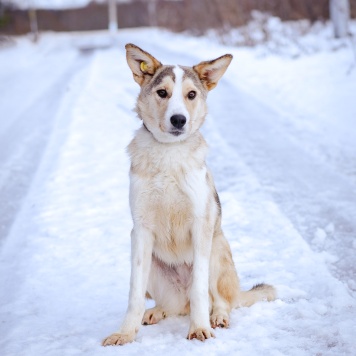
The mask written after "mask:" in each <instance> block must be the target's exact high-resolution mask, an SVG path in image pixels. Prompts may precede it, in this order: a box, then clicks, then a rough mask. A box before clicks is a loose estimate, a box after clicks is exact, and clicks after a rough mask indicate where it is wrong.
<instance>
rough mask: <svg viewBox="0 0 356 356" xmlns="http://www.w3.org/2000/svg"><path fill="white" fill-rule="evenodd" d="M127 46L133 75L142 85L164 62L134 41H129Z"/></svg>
mask: <svg viewBox="0 0 356 356" xmlns="http://www.w3.org/2000/svg"><path fill="white" fill-rule="evenodd" d="M125 48H126V59H127V63H128V65H129V67H130V68H131V71H132V74H133V77H134V79H135V81H136V82H137V83H138V84H140V86H142V85H143V84H144V83H145V81H147V80H149V78H150V77H152V76H153V75H154V74H155V73H156V70H157V69H158V68H159V67H161V66H162V63H161V62H159V61H158V60H157V59H156V58H154V57H153V56H151V55H150V54H149V53H147V52H146V51H144V50H143V49H141V48H140V47H137V46H135V45H134V44H132V43H128V44H127V45H126V46H125Z"/></svg>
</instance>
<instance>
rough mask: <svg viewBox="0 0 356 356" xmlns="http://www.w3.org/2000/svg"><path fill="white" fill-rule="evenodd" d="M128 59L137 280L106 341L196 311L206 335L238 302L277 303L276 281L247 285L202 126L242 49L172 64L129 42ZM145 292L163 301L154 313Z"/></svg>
mask: <svg viewBox="0 0 356 356" xmlns="http://www.w3.org/2000/svg"><path fill="white" fill-rule="evenodd" d="M125 48H126V58H127V63H128V65H129V67H130V69H131V71H132V74H133V78H134V80H135V81H136V82H137V83H138V84H139V85H140V87H141V91H140V94H139V96H138V99H137V104H136V110H135V111H136V112H137V115H138V117H139V118H140V119H141V120H142V122H143V125H142V127H141V128H140V129H139V130H138V131H137V132H136V135H135V137H134V138H133V140H132V141H131V143H130V144H129V146H128V154H129V156H130V158H131V168H130V208H131V214H132V220H133V229H132V232H131V250H132V251H131V280H130V294H129V303H128V307H127V311H126V315H125V317H124V320H123V322H122V325H121V327H120V329H119V331H118V332H116V333H114V334H112V335H111V336H109V337H107V338H106V339H104V340H103V342H102V345H103V346H107V345H123V344H126V343H129V342H132V341H134V339H135V336H136V334H137V332H138V330H139V327H140V325H141V324H144V325H151V324H155V323H158V322H159V321H160V320H161V319H164V318H165V317H168V316H170V315H187V314H190V326H189V331H188V336H187V338H188V339H189V340H191V339H198V340H201V341H204V340H206V339H209V338H211V337H214V333H213V330H212V329H214V328H217V327H221V328H225V327H228V326H229V314H230V311H231V310H232V309H233V308H237V307H240V306H250V305H252V304H254V303H255V302H257V301H262V300H267V301H272V300H274V299H275V298H276V291H275V288H274V287H273V286H271V285H268V284H258V285H256V286H254V287H253V288H252V289H251V290H249V291H241V290H240V286H239V279H238V276H237V273H236V270H235V266H234V262H233V259H232V254H231V249H230V246H229V244H228V242H227V240H226V238H225V237H224V234H223V232H222V229H221V204H220V201H219V196H218V194H217V192H216V189H215V186H214V181H213V177H212V174H211V173H210V171H209V170H208V168H207V166H206V163H205V156H206V154H207V144H206V142H205V140H204V138H203V136H202V134H201V133H200V131H199V129H200V127H201V126H202V124H203V123H204V120H205V117H206V115H207V104H206V99H207V94H208V92H209V91H210V90H212V89H213V88H215V86H216V85H217V83H218V81H219V79H220V78H221V77H222V75H223V74H224V73H225V71H226V69H227V68H228V66H229V64H230V62H231V60H232V55H230V54H225V55H223V56H221V57H219V58H217V59H215V60H211V61H205V62H201V63H199V64H198V65H195V66H193V67H186V66H181V65H176V66H173V65H162V64H161V63H160V62H159V61H158V60H157V59H156V58H154V57H153V56H152V55H151V54H149V53H147V52H145V51H144V50H142V49H141V48H139V47H137V46H135V45H134V44H127V45H126V46H125ZM145 297H147V298H151V299H153V300H154V301H155V303H156V306H155V307H154V308H151V309H148V310H146V311H145Z"/></svg>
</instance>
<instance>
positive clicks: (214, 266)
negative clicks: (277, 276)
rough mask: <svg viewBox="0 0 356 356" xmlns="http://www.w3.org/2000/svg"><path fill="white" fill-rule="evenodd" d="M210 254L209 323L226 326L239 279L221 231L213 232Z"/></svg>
mask: <svg viewBox="0 0 356 356" xmlns="http://www.w3.org/2000/svg"><path fill="white" fill-rule="evenodd" d="M211 251H212V252H211V256H210V278H209V293H210V296H211V300H212V305H211V312H210V324H211V327H212V328H216V327H223V328H224V327H228V326H229V315H230V311H231V309H232V308H233V307H234V305H235V304H236V299H237V297H238V293H239V289H240V286H239V279H238V276H237V273H236V270H235V266H234V262H233V260H232V255H231V250H230V246H229V244H228V242H227V241H226V239H225V237H224V235H223V233H222V231H221V230H220V231H217V232H215V235H214V238H213V244H212V249H211Z"/></svg>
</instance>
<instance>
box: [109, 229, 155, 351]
mask: <svg viewBox="0 0 356 356" xmlns="http://www.w3.org/2000/svg"><path fill="white" fill-rule="evenodd" d="M152 246H153V234H152V233H151V232H150V231H149V230H147V229H145V228H143V227H134V229H133V230H132V233H131V280H130V294H129V304H128V307H127V311H126V315H125V318H124V321H123V323H122V325H121V327H120V329H119V331H118V332H116V333H114V334H112V335H111V336H109V337H107V338H106V339H104V340H103V346H108V345H123V344H126V343H128V342H132V341H134V339H135V336H136V334H137V332H138V329H139V327H140V325H141V321H142V317H143V314H144V312H145V294H146V288H147V283H148V276H149V273H150V268H151V261H152Z"/></svg>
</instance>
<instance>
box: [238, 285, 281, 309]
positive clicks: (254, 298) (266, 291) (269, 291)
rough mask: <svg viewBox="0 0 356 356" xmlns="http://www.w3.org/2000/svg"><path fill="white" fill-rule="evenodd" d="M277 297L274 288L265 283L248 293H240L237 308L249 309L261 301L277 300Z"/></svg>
mask: <svg viewBox="0 0 356 356" xmlns="http://www.w3.org/2000/svg"><path fill="white" fill-rule="evenodd" d="M276 297H277V292H276V289H275V288H274V287H273V286H271V285H269V284H265V283H260V284H256V285H255V286H253V287H252V288H251V289H250V290H249V291H247V292H243V291H240V293H239V295H238V300H237V303H236V304H237V305H236V308H239V307H249V306H251V305H252V304H255V303H256V302H260V301H268V302H271V301H272V300H275V299H276Z"/></svg>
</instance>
